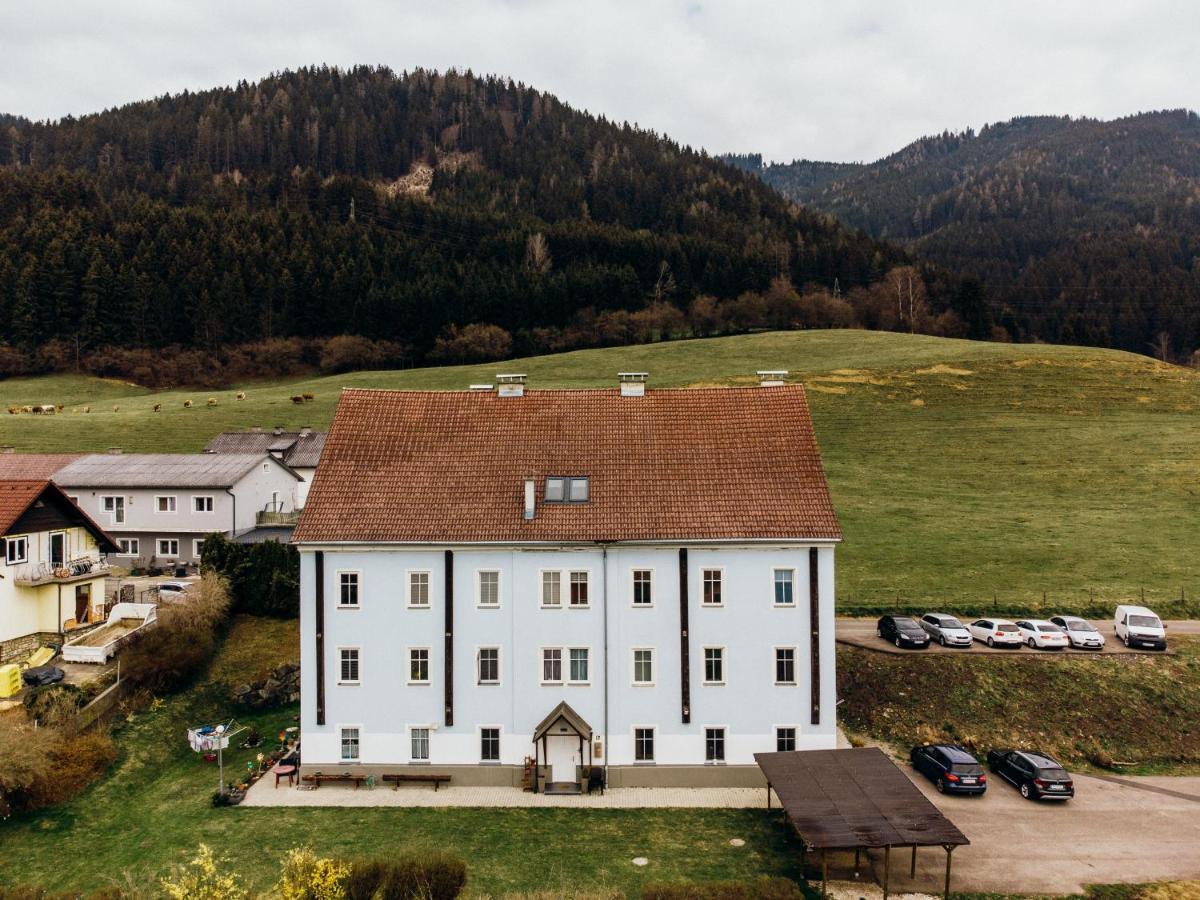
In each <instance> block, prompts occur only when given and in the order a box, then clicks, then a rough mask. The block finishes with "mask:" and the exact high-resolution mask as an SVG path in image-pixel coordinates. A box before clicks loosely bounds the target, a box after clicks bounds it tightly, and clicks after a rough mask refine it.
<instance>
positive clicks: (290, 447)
mask: <svg viewBox="0 0 1200 900" xmlns="http://www.w3.org/2000/svg"><path fill="white" fill-rule="evenodd" d="M324 446H325V432H324V431H279V432H276V431H274V430H271V431H261V430H260V431H223V432H221V433H220V434H218V435H217V436H216V437H215V438H213V439H212V440H211V441H209V442H208V444H207V446H205V448H204V452H205V453H278V454H282V458H283V461H284V462H285V463H287V464H288V465H289V466H291V467H292V468H301V469H315V468H316V467H317V461H318V460H319V459H320V458H321V448H322V447H324Z"/></svg>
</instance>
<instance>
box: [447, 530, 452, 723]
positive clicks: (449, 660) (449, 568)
mask: <svg viewBox="0 0 1200 900" xmlns="http://www.w3.org/2000/svg"><path fill="white" fill-rule="evenodd" d="M445 585H446V592H445V603H446V653H445V656H446V672H445V681H446V727H447V728H449V727H450V726H451V725H453V724H454V551H453V550H447V551H446V578H445Z"/></svg>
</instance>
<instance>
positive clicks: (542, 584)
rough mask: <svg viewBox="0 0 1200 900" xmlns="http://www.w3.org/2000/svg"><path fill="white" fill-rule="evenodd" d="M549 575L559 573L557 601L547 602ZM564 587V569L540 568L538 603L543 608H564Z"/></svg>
mask: <svg viewBox="0 0 1200 900" xmlns="http://www.w3.org/2000/svg"><path fill="white" fill-rule="evenodd" d="M547 575H557V576H558V584H557V588H558V602H556V603H547V602H546V576H547ZM562 588H563V573H562V569H538V604H539V605H540V606H541V608H542V609H562V608H563V596H562Z"/></svg>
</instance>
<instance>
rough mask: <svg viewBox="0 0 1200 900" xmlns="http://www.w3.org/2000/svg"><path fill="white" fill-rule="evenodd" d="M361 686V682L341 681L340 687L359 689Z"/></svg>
mask: <svg viewBox="0 0 1200 900" xmlns="http://www.w3.org/2000/svg"><path fill="white" fill-rule="evenodd" d="M360 684H362V682H361V681H339V682H338V687H358V686H359V685H360Z"/></svg>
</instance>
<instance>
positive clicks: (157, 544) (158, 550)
mask: <svg viewBox="0 0 1200 900" xmlns="http://www.w3.org/2000/svg"><path fill="white" fill-rule="evenodd" d="M163 544H174V545H175V549H174V550H165V551H164V550H163V548H162V545H163ZM154 550H155V553H154V555H155V556H161V557H164V558H165V557H173V558H175V559H179V538H164V537H160V538H155V539H154Z"/></svg>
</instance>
